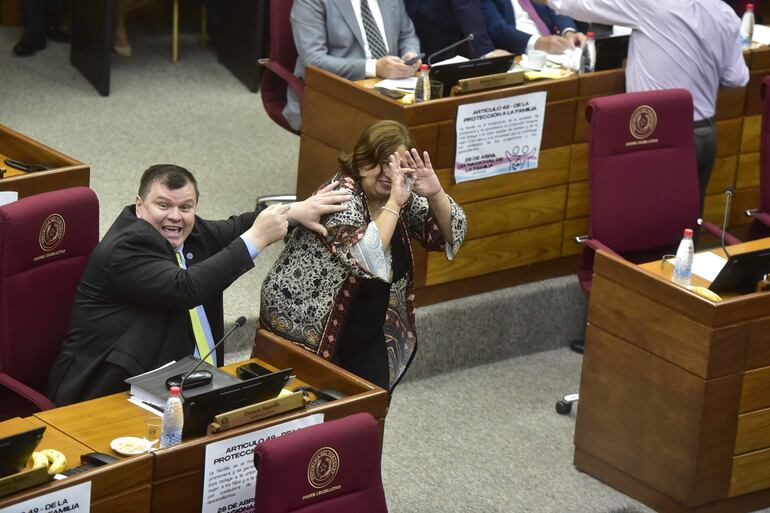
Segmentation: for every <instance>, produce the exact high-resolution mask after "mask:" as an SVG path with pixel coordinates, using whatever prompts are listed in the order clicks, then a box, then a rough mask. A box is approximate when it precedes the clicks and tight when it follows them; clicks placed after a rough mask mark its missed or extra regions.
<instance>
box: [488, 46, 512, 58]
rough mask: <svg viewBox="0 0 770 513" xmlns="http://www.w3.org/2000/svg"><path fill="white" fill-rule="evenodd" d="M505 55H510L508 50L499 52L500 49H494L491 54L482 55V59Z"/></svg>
mask: <svg viewBox="0 0 770 513" xmlns="http://www.w3.org/2000/svg"><path fill="white" fill-rule="evenodd" d="M506 55H511V52H509V51H508V50H501V49H500V48H495V49H494V50H492V51H491V52H487V53H486V54H484V57H504V56H506Z"/></svg>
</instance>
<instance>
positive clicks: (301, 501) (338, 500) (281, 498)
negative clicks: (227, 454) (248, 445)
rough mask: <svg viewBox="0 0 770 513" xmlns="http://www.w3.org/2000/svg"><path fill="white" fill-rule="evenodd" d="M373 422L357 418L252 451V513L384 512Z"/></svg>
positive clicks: (327, 424)
mask: <svg viewBox="0 0 770 513" xmlns="http://www.w3.org/2000/svg"><path fill="white" fill-rule="evenodd" d="M381 452H382V444H381V441H380V429H379V427H378V425H377V422H376V421H375V420H374V418H372V416H371V415H370V414H368V413H358V414H355V415H350V416H349V417H345V418H342V419H338V420H332V421H329V422H324V423H323V424H318V425H316V426H311V427H307V428H304V429H300V430H299V431H295V432H293V433H289V434H287V435H284V436H282V437H280V438H275V439H272V440H268V441H267V442H264V443H263V444H261V445H258V446H257V447H256V448H255V449H254V464H255V465H256V467H257V487H256V495H255V502H254V512H255V513H290V512H295V513H363V512H366V513H386V512H387V507H386V504H385V493H384V491H383V489H382V478H381V476H380V456H381Z"/></svg>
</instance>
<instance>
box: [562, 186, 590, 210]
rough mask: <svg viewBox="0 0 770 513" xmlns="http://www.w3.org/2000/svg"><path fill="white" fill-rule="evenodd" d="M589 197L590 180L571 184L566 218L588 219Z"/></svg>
mask: <svg viewBox="0 0 770 513" xmlns="http://www.w3.org/2000/svg"><path fill="white" fill-rule="evenodd" d="M588 196H589V191H588V180H586V181H583V182H573V183H570V184H569V192H568V193H567V211H566V213H565V217H566V218H567V219H574V218H576V217H586V216H587V215H588Z"/></svg>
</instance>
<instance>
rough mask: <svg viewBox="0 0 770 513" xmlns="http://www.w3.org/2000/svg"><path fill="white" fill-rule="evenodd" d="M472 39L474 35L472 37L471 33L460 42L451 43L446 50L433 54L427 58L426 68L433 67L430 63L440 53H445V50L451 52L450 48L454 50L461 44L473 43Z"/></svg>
mask: <svg viewBox="0 0 770 513" xmlns="http://www.w3.org/2000/svg"><path fill="white" fill-rule="evenodd" d="M473 38H474V35H473V32H471V33H470V34H468V35H467V36H466V37H464V38H462V39H461V40H459V41H457V42H456V43H452V44H451V45H449V46H447V47H446V48H442V49H441V50H439V51H437V52H433V53H432V54H430V56H428V66H432V65H433V64H432V61H433V58H434V57H435V56H436V55H439V54H442V53H444V52H446V51H447V50H451V49H452V48H456V47H458V46H460V45H461V44H463V43H467V42H468V41H473Z"/></svg>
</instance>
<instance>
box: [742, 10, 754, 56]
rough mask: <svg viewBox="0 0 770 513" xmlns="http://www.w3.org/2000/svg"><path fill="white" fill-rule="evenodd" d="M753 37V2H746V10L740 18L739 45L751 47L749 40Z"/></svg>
mask: <svg viewBox="0 0 770 513" xmlns="http://www.w3.org/2000/svg"><path fill="white" fill-rule="evenodd" d="M753 38H754V4H746V12H744V13H743V17H742V18H741V45H742V46H743V47H744V48H751V41H752V39H753Z"/></svg>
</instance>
